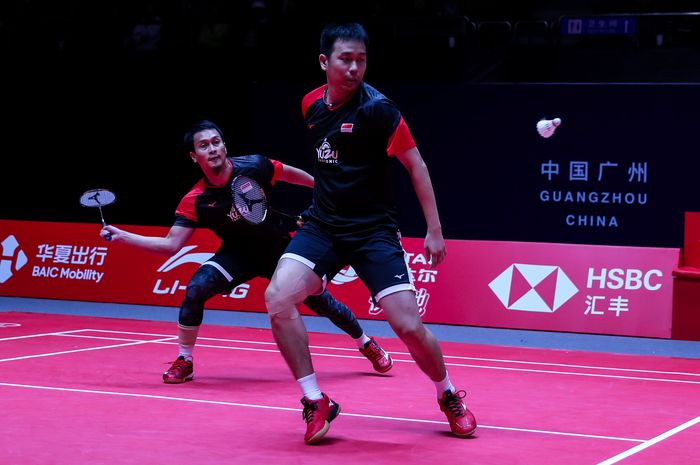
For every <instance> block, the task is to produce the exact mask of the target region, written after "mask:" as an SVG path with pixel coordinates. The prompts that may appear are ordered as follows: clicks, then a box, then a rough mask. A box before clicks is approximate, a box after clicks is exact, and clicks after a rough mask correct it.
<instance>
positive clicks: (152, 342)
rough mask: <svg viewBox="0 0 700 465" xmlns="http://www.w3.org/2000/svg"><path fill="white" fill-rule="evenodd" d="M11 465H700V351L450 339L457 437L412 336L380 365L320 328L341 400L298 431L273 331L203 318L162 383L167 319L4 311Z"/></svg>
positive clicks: (1, 350) (2, 454) (319, 368)
mask: <svg viewBox="0 0 700 465" xmlns="http://www.w3.org/2000/svg"><path fill="white" fill-rule="evenodd" d="M0 319H1V321H0V362H1V365H0V368H1V370H0V408H1V409H2V413H3V416H2V420H3V421H2V434H0V463H2V464H5V463H7V464H21V465H31V464H51V465H76V464H91V465H96V464H109V465H118V464H139V465H145V464H168V465H177V464H193V463H201V464H243V463H246V464H247V463H260V464H268V463H275V464H304V465H316V464H318V465H329V464H330V465H342V464H367V465H369V464H397V465H398V464H400V465H407V464H428V463H429V464H433V465H437V464H444V465H447V464H497V465H509V464H528V465H529V464H533V465H535V464H537V465H546V464H565V465H579V464H605V465H607V464H615V463H621V464H634V465H639V464H650V465H651V464H653V465H659V464H664V465H669V464H678V465H686V464H691V463H700V458H699V457H700V424H699V423H700V359H683V358H670V357H658V356H637V355H634V356H633V355H615V354H609V353H597V352H575V351H566V350H545V349H529V348H518V347H505V346H496V345H477V344H463V343H453V342H445V343H442V347H443V350H444V353H445V356H446V360H447V363H448V370H449V372H450V377H451V378H452V380H453V382H455V384H456V385H457V387H458V388H460V389H466V390H467V392H468V397H467V402H468V405H469V407H470V409H471V410H472V411H473V412H474V413H475V415H476V417H477V420H478V422H479V429H478V430H477V432H476V434H475V435H474V437H473V438H470V439H458V438H455V437H452V436H451V435H450V434H449V433H448V426H447V423H446V421H445V418H444V416H443V414H442V413H441V412H440V411H439V409H438V407H437V403H436V401H435V397H436V394H435V389H434V387H433V385H432V383H431V382H430V381H429V380H428V379H427V378H426V377H425V376H424V375H423V374H422V373H420V371H419V370H418V368H417V367H416V365H415V363H414V362H413V361H412V360H411V358H410V356H409V355H408V354H407V353H406V349H405V346H404V345H403V344H402V343H401V341H400V340H398V339H394V338H381V339H380V342H381V343H382V345H383V346H384V347H385V348H386V349H387V350H389V351H390V352H391V353H392V355H393V357H394V359H395V361H396V363H395V366H394V368H393V369H392V370H391V371H390V372H389V373H387V374H386V375H378V374H375V373H374V372H372V370H371V366H370V364H369V362H368V361H367V360H365V359H364V358H363V357H362V356H361V355H360V354H359V352H357V350H356V349H355V346H354V342H353V341H352V340H350V339H349V338H348V337H347V336H344V335H337V334H324V333H311V334H310V342H311V345H312V349H311V350H312V354H313V355H314V365H315V368H316V372H317V374H318V378H319V383H320V385H321V388H322V389H323V390H324V391H325V392H327V393H329V394H330V395H331V397H333V399H334V400H336V401H337V402H338V403H340V404H341V406H342V413H341V415H340V416H339V417H338V418H337V419H336V420H335V421H334V422H333V423H332V426H331V429H330V431H329V433H328V435H327V436H326V438H325V439H324V440H323V441H322V442H321V443H320V444H318V445H316V446H307V445H305V444H304V442H303V433H304V429H305V424H304V422H303V420H302V418H301V404H300V403H299V399H300V397H301V393H300V391H299V388H298V386H297V384H296V382H294V380H293V378H292V376H291V374H290V372H289V370H288V368H287V367H286V365H285V363H284V361H283V360H282V357H281V355H280V354H279V352H278V351H277V348H276V346H275V344H274V342H273V339H272V335H271V332H270V331H269V330H267V329H251V328H243V327H230V326H215V325H207V324H206V323H205V325H204V326H202V329H201V331H200V338H199V341H198V345H197V347H196V348H195V353H194V355H195V380H194V381H192V382H188V383H185V384H182V385H166V384H163V383H162V382H161V378H160V375H161V373H162V371H163V370H165V369H166V368H167V367H168V362H170V361H171V360H172V359H173V358H174V357H175V356H176V354H177V345H176V342H175V336H174V335H175V329H176V325H175V323H174V322H159V321H143V320H127V319H118V318H99V317H79V316H63V315H55V314H41V313H21V312H3V313H0Z"/></svg>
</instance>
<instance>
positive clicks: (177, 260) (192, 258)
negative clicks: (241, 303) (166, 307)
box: [151, 245, 250, 299]
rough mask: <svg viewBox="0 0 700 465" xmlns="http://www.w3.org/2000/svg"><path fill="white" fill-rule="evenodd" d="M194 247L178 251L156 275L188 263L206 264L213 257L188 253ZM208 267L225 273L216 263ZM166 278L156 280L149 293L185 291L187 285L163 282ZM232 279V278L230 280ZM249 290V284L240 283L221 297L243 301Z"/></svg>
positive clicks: (202, 253)
mask: <svg viewBox="0 0 700 465" xmlns="http://www.w3.org/2000/svg"><path fill="white" fill-rule="evenodd" d="M196 248H197V246H196V245H188V246H186V247H183V248H182V249H180V251H179V252H178V253H176V254H175V255H173V256H172V257H170V258H169V259H167V260H166V261H165V262H164V263H163V264H162V265H161V266H159V267H158V270H157V271H158V273H167V272H169V271H171V270H173V269H175V268H177V267H179V266H181V265H185V264H188V263H195V264H197V265H200V266H201V265H203V264H204V263H206V262H208V261H209V259H210V258H211V257H213V256H214V254H213V253H210V252H190V250H193V249H196ZM209 264H210V265H212V266H214V267H216V269H218V270H219V271H220V272H221V273H225V270H224V269H223V268H220V266H219V265H218V264H216V263H213V262H209ZM165 279H167V278H158V279H157V280H156V282H155V285H154V286H153V289H152V291H151V292H153V293H154V294H161V295H162V294H175V293H176V292H178V291H179V292H184V291H185V290H186V289H187V285H185V284H184V283H183V282H181V281H180V280H179V279H175V280H169V281H168V282H167V283H166V282H165ZM231 279H232V278H231ZM249 289H250V284H248V283H242V284H239V285H238V286H236V287H234V288H233V289H231V291H230V292H229V293H228V294H223V297H230V298H232V299H245V297H246V296H247V295H248V290H249Z"/></svg>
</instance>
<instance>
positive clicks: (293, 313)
mask: <svg viewBox="0 0 700 465" xmlns="http://www.w3.org/2000/svg"><path fill="white" fill-rule="evenodd" d="M268 313H269V315H270V320H271V321H272V322H273V323H274V322H275V321H276V320H296V319H297V318H299V310H297V306H296V305H291V306H289V307H277V308H276V309H275V311H274V312H273V311H271V310H270V309H269V308H268Z"/></svg>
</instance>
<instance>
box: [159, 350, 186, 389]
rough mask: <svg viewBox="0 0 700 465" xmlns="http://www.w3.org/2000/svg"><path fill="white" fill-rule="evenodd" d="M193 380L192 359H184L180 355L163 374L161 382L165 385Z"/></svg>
mask: <svg viewBox="0 0 700 465" xmlns="http://www.w3.org/2000/svg"><path fill="white" fill-rule="evenodd" d="M193 378H194V364H193V363H192V359H185V357H183V356H182V355H180V356H179V357H178V358H177V359H176V360H175V361H174V362H173V364H172V365H170V368H169V369H168V371H166V372H165V373H163V382H164V383H167V384H180V383H184V382H185V381H190V380H192V379H193Z"/></svg>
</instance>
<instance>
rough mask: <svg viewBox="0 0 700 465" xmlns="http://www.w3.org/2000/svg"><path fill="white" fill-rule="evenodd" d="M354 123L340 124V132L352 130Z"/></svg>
mask: <svg viewBox="0 0 700 465" xmlns="http://www.w3.org/2000/svg"><path fill="white" fill-rule="evenodd" d="M352 127H353V124H352V123H343V124H341V125H340V132H352Z"/></svg>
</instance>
